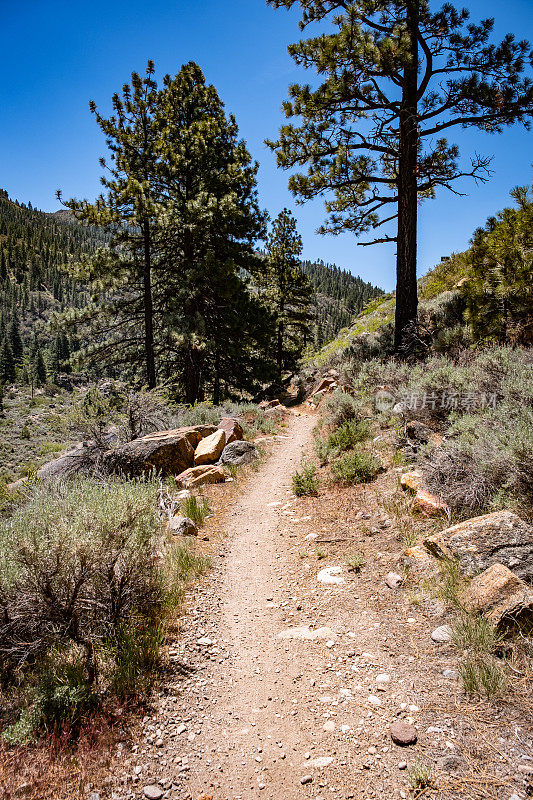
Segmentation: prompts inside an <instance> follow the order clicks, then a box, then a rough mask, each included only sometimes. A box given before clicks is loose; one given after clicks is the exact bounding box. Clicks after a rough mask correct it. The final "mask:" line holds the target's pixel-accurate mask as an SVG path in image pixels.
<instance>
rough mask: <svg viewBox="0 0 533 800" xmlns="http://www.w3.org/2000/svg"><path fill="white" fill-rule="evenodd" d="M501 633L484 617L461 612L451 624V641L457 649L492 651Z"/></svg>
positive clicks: (498, 641)
mask: <svg viewBox="0 0 533 800" xmlns="http://www.w3.org/2000/svg"><path fill="white" fill-rule="evenodd" d="M501 639H502V637H501V635H500V634H499V633H498V631H497V630H496V628H495V627H494V625H493V624H492V623H491V622H490V621H489V620H488V619H486V618H485V617H476V616H473V615H471V614H461V615H460V616H459V617H458V619H456V620H455V622H454V624H453V626H452V643H453V644H454V646H455V647H456V648H457V649H458V650H473V651H474V652H475V653H494V651H495V650H496V648H497V647H498V645H499V644H500V643H501Z"/></svg>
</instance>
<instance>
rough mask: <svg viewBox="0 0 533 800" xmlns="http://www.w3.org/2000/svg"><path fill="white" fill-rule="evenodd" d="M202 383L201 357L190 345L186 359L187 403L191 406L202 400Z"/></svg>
mask: <svg viewBox="0 0 533 800" xmlns="http://www.w3.org/2000/svg"><path fill="white" fill-rule="evenodd" d="M201 383H202V365H201V356H200V354H199V353H198V351H197V350H195V348H194V347H193V346H192V345H189V347H188V348H187V354H186V357H185V401H186V402H187V403H188V404H189V405H191V406H193V405H194V404H195V403H196V402H197V401H198V400H201V399H202V393H201Z"/></svg>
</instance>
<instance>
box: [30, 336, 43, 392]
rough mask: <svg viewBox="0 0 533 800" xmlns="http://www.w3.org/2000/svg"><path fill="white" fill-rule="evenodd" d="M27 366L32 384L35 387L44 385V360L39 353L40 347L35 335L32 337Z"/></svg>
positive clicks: (40, 352)
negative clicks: (28, 365)
mask: <svg viewBox="0 0 533 800" xmlns="http://www.w3.org/2000/svg"><path fill="white" fill-rule="evenodd" d="M29 364H30V377H31V379H32V380H33V382H34V383H35V384H36V385H37V386H39V385H40V384H43V383H46V378H47V371H46V365H45V363H44V358H43V354H42V351H41V346H40V344H39V340H38V338H37V336H36V335H35V334H34V336H33V340H32V343H31V347H30V357H29Z"/></svg>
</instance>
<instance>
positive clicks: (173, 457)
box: [103, 425, 216, 477]
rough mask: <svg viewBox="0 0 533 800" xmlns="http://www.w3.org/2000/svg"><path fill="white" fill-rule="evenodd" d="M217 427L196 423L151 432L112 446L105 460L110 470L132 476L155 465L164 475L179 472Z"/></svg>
mask: <svg viewBox="0 0 533 800" xmlns="http://www.w3.org/2000/svg"><path fill="white" fill-rule="evenodd" d="M215 431H216V427H215V426H214V425H193V426H190V427H188V428H176V429H175V430H169V431H158V432H157V433H150V434H148V435H147V436H143V437H141V438H140V439H134V440H133V441H131V442H127V443H126V444H122V445H119V446H118V447H115V448H114V449H113V450H109V451H108V452H107V453H105V454H104V457H103V463H104V466H105V467H106V468H107V469H108V470H109V471H110V472H121V473H123V474H124V475H129V476H131V477H135V476H137V475H143V474H145V473H148V472H151V471H152V470H154V469H155V470H157V471H158V472H161V474H162V475H176V474H179V473H180V472H183V471H184V470H185V469H187V467H190V466H191V465H192V464H193V462H194V451H195V449H196V447H197V445H198V443H199V441H200V440H201V439H203V438H204V437H206V436H209V435H210V434H212V433H214V432H215Z"/></svg>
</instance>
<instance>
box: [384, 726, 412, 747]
mask: <svg viewBox="0 0 533 800" xmlns="http://www.w3.org/2000/svg"><path fill="white" fill-rule="evenodd" d="M390 735H391V739H392V741H393V742H394V744H398V745H400V746H401V747H405V746H406V745H410V744H416V740H417V739H418V734H417V732H416V728H415V727H414V725H409V724H408V723H407V722H401V721H400V720H398V722H393V723H392V725H391V726H390Z"/></svg>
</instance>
